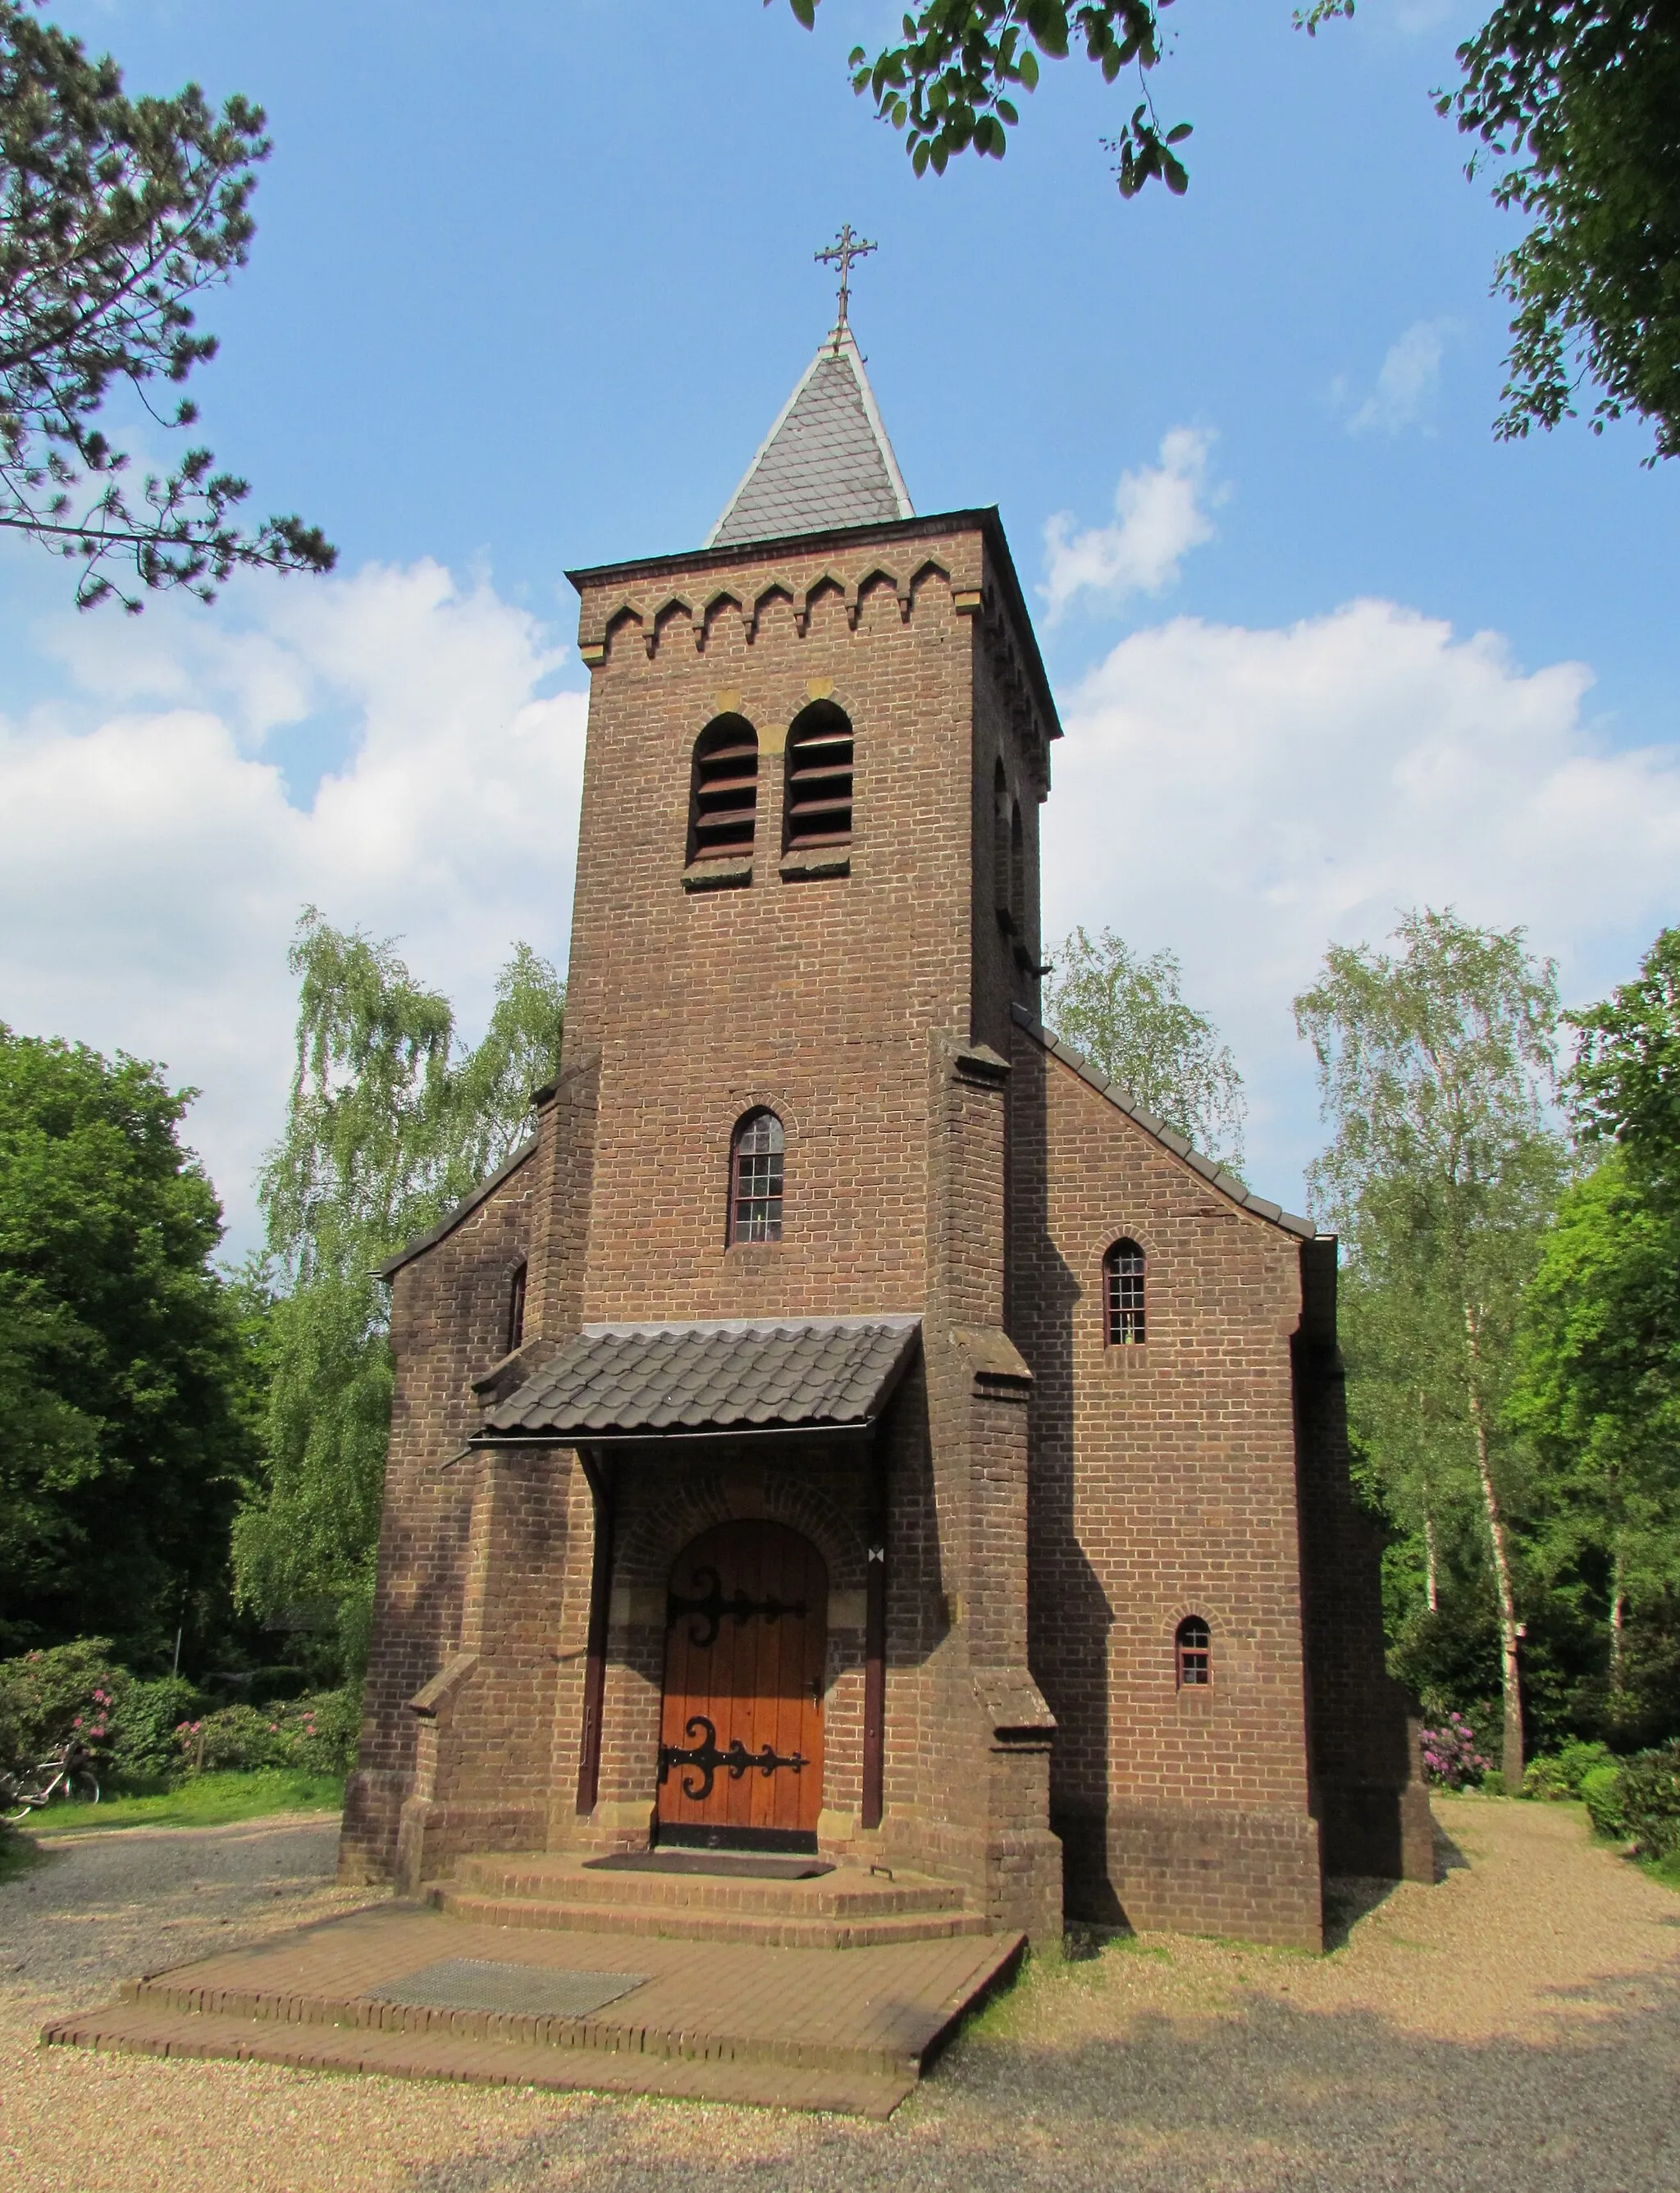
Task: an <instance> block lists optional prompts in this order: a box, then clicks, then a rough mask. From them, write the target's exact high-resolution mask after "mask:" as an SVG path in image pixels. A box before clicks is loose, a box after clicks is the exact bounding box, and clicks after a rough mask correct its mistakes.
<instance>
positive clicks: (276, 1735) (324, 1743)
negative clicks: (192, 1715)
mask: <svg viewBox="0 0 1680 2193" xmlns="http://www.w3.org/2000/svg"><path fill="white" fill-rule="evenodd" d="M360 1723H361V1715H360V1709H359V1702H358V1701H357V1699H355V1698H352V1697H351V1695H350V1693H349V1692H345V1691H316V1692H312V1693H311V1695H310V1696H309V1697H307V1698H289V1699H288V1700H287V1701H286V1702H285V1703H284V1704H276V1705H270V1706H251V1705H237V1706H223V1707H222V1708H221V1709H220V1711H219V1712H217V1713H210V1714H203V1715H200V1716H199V1717H198V1718H197V1720H193V1721H182V1722H181V1723H180V1726H179V1727H178V1728H177V1729H176V1730H175V1732H174V1734H175V1744H176V1748H177V1750H178V1752H179V1754H180V1759H181V1761H182V1763H183V1764H184V1765H185V1766H186V1767H187V1769H188V1770H189V1772H193V1773H201V1772H202V1773H210V1772H216V1771H218V1770H223V1771H225V1770H227V1769H234V1770H245V1771H249V1770H250V1769H252V1768H254V1767H259V1766H293V1767H299V1768H301V1769H302V1770H303V1771H304V1772H307V1773H311V1774H344V1773H347V1772H349V1770H350V1768H351V1766H353V1765H354V1763H355V1757H356V1740H357V1734H358V1732H359V1729H360Z"/></svg>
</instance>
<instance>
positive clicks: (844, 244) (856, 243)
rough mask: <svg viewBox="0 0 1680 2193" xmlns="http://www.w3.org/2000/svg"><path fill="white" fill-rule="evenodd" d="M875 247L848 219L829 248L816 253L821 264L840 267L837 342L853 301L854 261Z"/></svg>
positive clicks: (835, 325) (836, 324)
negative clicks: (859, 233) (847, 311)
mask: <svg viewBox="0 0 1680 2193" xmlns="http://www.w3.org/2000/svg"><path fill="white" fill-rule="evenodd" d="M874 249H876V247H875V245H874V244H872V243H865V242H864V240H863V238H861V237H860V236H857V235H854V232H853V229H852V224H851V223H850V221H846V222H843V224H842V226H841V230H840V233H839V235H838V236H837V238H835V240H834V242H833V243H831V244H830V245H829V247H828V249H827V250H826V251H819V252H817V253H815V254H814V256H815V258H816V260H817V261H818V263H819V264H820V265H823V266H835V265H837V266H839V269H840V317H839V318H838V319H837V321H836V322H835V323H834V340H835V341H836V342H838V341H839V340H840V337H841V335H842V333H843V330H844V329H845V325H846V310H847V306H849V303H850V301H851V295H852V279H851V277H852V261H854V259H861V258H862V257H863V256H864V255H865V254H866V252H871V251H873V250H874Z"/></svg>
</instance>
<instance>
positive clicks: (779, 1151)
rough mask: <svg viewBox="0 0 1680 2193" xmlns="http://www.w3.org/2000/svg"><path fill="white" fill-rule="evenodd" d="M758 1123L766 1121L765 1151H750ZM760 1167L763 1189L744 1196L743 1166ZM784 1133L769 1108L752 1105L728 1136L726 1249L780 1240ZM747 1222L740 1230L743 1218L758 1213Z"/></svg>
mask: <svg viewBox="0 0 1680 2193" xmlns="http://www.w3.org/2000/svg"><path fill="white" fill-rule="evenodd" d="M761 1121H768V1122H769V1136H770V1137H773V1139H769V1140H768V1147H766V1148H763V1149H758V1148H753V1149H749V1148H747V1147H746V1143H747V1141H748V1138H749V1137H751V1136H753V1135H754V1134H756V1133H757V1130H758V1127H759V1125H760V1123H761ZM761 1160H762V1161H763V1167H764V1170H763V1175H762V1179H763V1187H762V1188H759V1187H757V1184H756V1182H755V1186H754V1188H753V1191H752V1192H750V1193H744V1192H743V1191H744V1187H745V1182H746V1166H747V1165H748V1164H752V1165H757V1164H758V1163H759V1162H760V1161H761ZM786 1182H787V1130H786V1127H785V1126H784V1125H783V1124H782V1121H781V1118H780V1114H778V1113H776V1112H774V1111H773V1110H772V1109H771V1108H770V1107H769V1105H768V1104H755V1105H754V1106H753V1107H752V1108H751V1111H750V1112H743V1113H742V1114H741V1116H740V1119H737V1120H736V1122H735V1124H734V1127H733V1129H732V1130H731V1131H730V1134H729V1209H728V1211H727V1213H726V1216H725V1221H724V1245H725V1247H726V1248H730V1249H734V1248H747V1247H759V1248H763V1247H766V1246H769V1245H771V1244H773V1243H774V1242H777V1241H780V1240H781V1238H782V1231H783V1217H784V1211H785V1208H786ZM761 1206H762V1216H755V1217H752V1218H749V1219H747V1220H746V1227H747V1228H748V1230H745V1231H744V1230H743V1214H744V1213H746V1212H748V1211H751V1212H753V1213H755V1214H757V1213H758V1212H759V1211H760V1207H761Z"/></svg>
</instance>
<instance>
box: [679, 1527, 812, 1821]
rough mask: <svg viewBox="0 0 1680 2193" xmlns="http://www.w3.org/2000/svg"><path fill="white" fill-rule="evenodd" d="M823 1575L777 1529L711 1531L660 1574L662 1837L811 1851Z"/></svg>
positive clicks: (806, 1549)
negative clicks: (664, 1588)
mask: <svg viewBox="0 0 1680 2193" xmlns="http://www.w3.org/2000/svg"><path fill="white" fill-rule="evenodd" d="M827 1646H828V1571H827V1569H826V1566H824V1563H823V1558H822V1555H820V1553H819V1552H818V1551H817V1549H816V1548H815V1547H814V1545H812V1544H811V1543H810V1542H809V1539H806V1538H802V1537H800V1535H799V1533H798V1532H797V1531H790V1530H789V1529H787V1527H786V1526H785V1525H784V1524H780V1523H763V1522H740V1523H720V1524H718V1525H717V1527H716V1528H715V1529H713V1530H711V1531H707V1532H704V1533H703V1534H702V1536H700V1537H698V1538H696V1539H695V1540H694V1543H693V1544H692V1545H690V1546H689V1547H687V1548H686V1549H684V1551H683V1553H682V1554H681V1555H679V1556H678V1557H677V1563H676V1566H674V1567H673V1569H672V1570H671V1596H670V1600H669V1604H668V1608H667V1623H666V1643H665V1706H664V1711H663V1714H662V1715H661V1718H660V1781H659V1824H660V1841H662V1842H685V1843H700V1844H702V1845H707V1844H715V1845H716V1846H717V1847H724V1848H727V1847H729V1846H731V1845H733V1846H734V1847H735V1848H736V1849H745V1850H753V1849H756V1850H774V1849H777V1848H781V1849H785V1850H814V1849H815V1848H816V1829H817V1814H818V1813H819V1812H820V1811H821V1810H822V1692H823V1659H824V1655H825V1653H826V1650H827Z"/></svg>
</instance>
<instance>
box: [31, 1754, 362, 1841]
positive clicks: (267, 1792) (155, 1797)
mask: <svg viewBox="0 0 1680 2193" xmlns="http://www.w3.org/2000/svg"><path fill="white" fill-rule="evenodd" d="M343 1807H344V1783H343V1781H342V1780H341V1779H340V1777H339V1776H337V1775H335V1774H309V1773H306V1772H304V1771H303V1770H302V1769H301V1768H298V1767H289V1766H264V1767H260V1768H259V1769H257V1770H256V1771H255V1772H252V1773H249V1774H234V1773H228V1774H195V1775H194V1776H193V1777H192V1778H191V1781H188V1782H183V1783H182V1784H180V1787H179V1788H177V1789H160V1790H157V1791H155V1792H153V1793H152V1794H151V1795H148V1796H140V1797H107V1798H106V1799H105V1800H104V1801H103V1802H102V1803H100V1804H98V1805H49V1806H48V1807H46V1809H45V1810H44V1811H43V1812H37V1814H36V1815H35V1817H34V1818H33V1819H32V1820H31V1822H30V1824H29V1832H30V1833H31V1835H64V1834H67V1833H69V1832H71V1830H73V1829H77V1828H219V1827H225V1826H226V1825H227V1824H229V1823H230V1822H231V1821H234V1820H254V1819H259V1818H261V1816H262V1815H263V1814H264V1813H265V1812H340V1811H342V1810H343Z"/></svg>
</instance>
